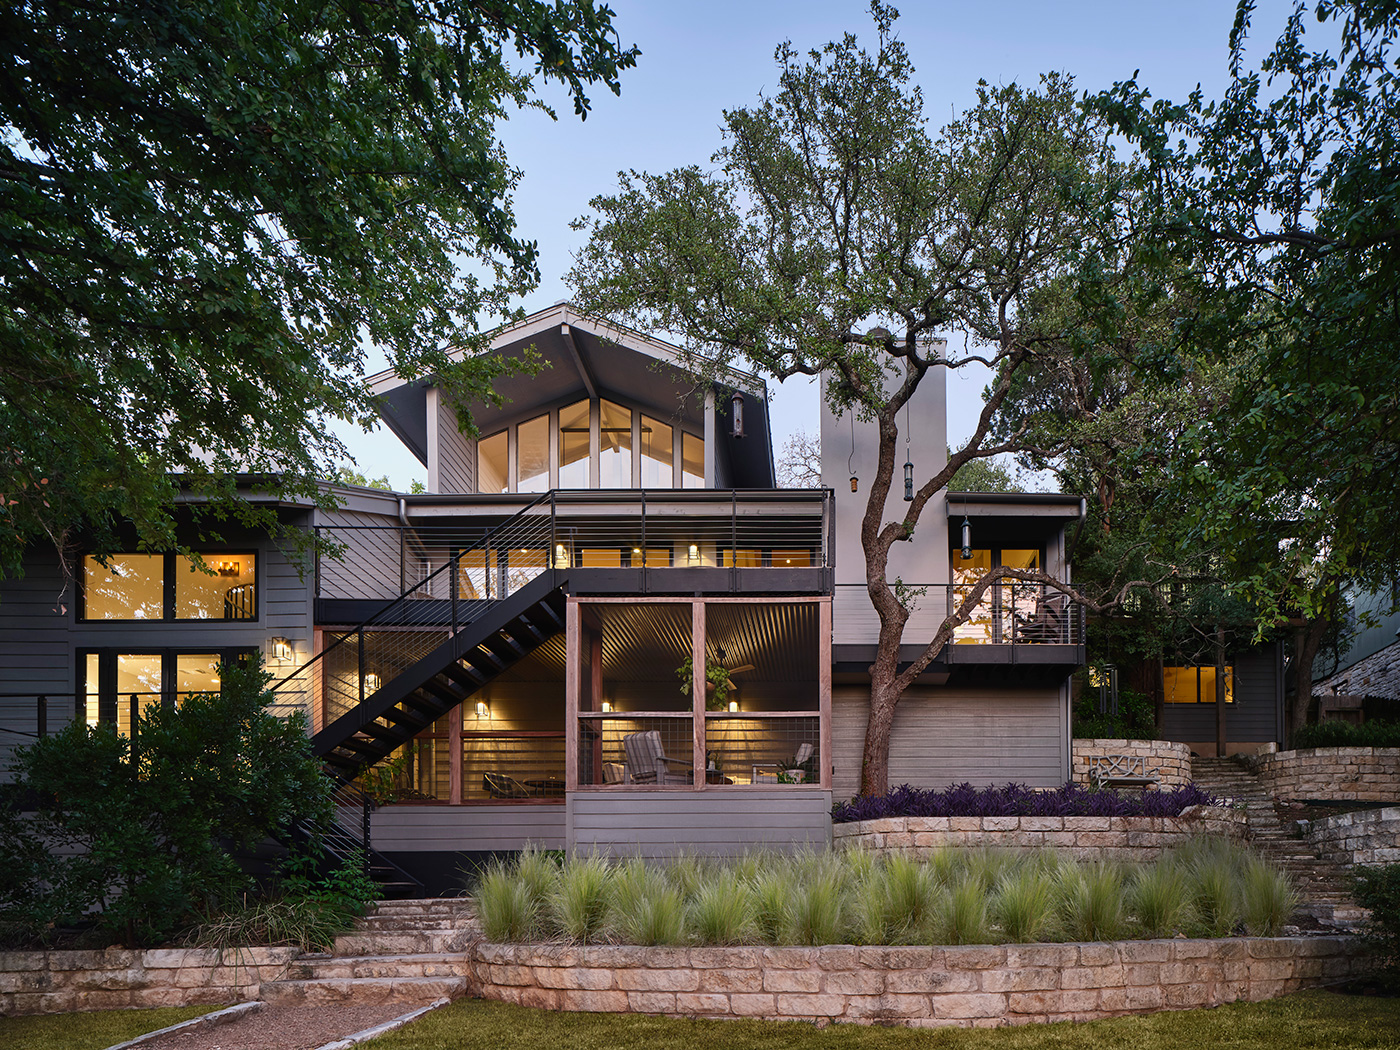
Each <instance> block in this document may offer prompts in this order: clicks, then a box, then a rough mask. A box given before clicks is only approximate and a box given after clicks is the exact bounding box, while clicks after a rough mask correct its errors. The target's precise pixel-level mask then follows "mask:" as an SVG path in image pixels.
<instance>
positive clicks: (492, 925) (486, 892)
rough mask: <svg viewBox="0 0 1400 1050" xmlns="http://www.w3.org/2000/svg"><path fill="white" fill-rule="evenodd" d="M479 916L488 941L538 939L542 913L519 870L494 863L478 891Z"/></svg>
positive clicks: (498, 862)
mask: <svg viewBox="0 0 1400 1050" xmlns="http://www.w3.org/2000/svg"><path fill="white" fill-rule="evenodd" d="M476 908H477V916H478V918H479V919H480V921H481V932H482V933H484V934H485V935H486V939H487V940H489V941H528V940H531V939H532V938H534V937H536V936H538V934H539V932H540V929H539V925H540V924H539V912H538V911H537V909H536V903H535V901H534V899H533V898H532V897H531V895H530V889H529V887H528V886H526V884H525V883H524V882H522V881H521V880H520V879H519V878H517V877H516V866H514V865H508V864H505V863H503V862H501V861H495V862H493V863H492V864H491V866H490V867H488V868H487V869H486V872H485V873H484V874H483V875H482V876H481V881H480V882H479V883H477V887H476Z"/></svg>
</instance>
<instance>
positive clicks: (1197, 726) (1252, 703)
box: [1162, 646, 1283, 743]
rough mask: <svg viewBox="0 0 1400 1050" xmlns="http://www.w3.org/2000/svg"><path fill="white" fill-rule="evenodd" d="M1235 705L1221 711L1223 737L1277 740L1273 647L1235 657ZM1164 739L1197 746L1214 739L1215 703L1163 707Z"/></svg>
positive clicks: (1275, 664)
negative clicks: (1223, 713)
mask: <svg viewBox="0 0 1400 1050" xmlns="http://www.w3.org/2000/svg"><path fill="white" fill-rule="evenodd" d="M1230 662H1231V664H1232V665H1233V666H1234V669H1235V689H1234V693H1235V702H1234V703H1232V704H1228V705H1226V708H1225V735H1226V736H1227V737H1228V738H1229V740H1231V741H1233V742H1240V743H1245V742H1259V743H1267V742H1269V741H1271V740H1281V739H1282V734H1283V727H1282V726H1281V725H1280V724H1279V716H1280V712H1279V701H1278V685H1279V681H1278V662H1277V658H1276V655H1275V649H1274V647H1273V646H1264V647H1261V648H1259V649H1251V650H1249V651H1247V652H1244V653H1237V654H1235V655H1234V656H1233V657H1232V658H1231V660H1230ZM1162 729H1163V734H1164V735H1165V737H1166V738H1167V739H1168V740H1176V741H1180V742H1182V743H1201V742H1203V741H1207V740H1214V739H1215V704H1213V703H1209V704H1163V705H1162Z"/></svg>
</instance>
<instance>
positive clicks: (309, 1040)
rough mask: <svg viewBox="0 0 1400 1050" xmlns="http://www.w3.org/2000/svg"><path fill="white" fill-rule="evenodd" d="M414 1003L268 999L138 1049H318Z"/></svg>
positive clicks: (392, 1016)
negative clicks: (238, 1013) (310, 1003)
mask: <svg viewBox="0 0 1400 1050" xmlns="http://www.w3.org/2000/svg"><path fill="white" fill-rule="evenodd" d="M411 1009H413V1007H412V1005H411V1004H405V1003H387V1002H386V1003H377V1004H373V1005H360V1004H346V1003H341V1004H337V1005H335V1006H307V1005H305V1004H303V1003H291V1004H285V1003H284V1004H282V1005H273V1004H270V1003H269V1004H268V1005H267V1006H264V1007H263V1008H262V1009H261V1010H257V1011H255V1012H252V1013H249V1014H245V1015H244V1016H242V1017H240V1018H238V1019H237V1020H235V1021H229V1022H228V1023H227V1024H221V1025H210V1026H196V1027H193V1028H189V1029H186V1030H185V1031H183V1032H172V1033H170V1034H169V1035H163V1036H161V1037H160V1038H158V1039H152V1040H150V1041H149V1042H145V1043H142V1044H141V1046H140V1050H316V1048H317V1047H321V1046H325V1044H327V1043H330V1042H334V1041H335V1040H337V1039H344V1038H345V1037H346V1036H348V1035H354V1034H355V1033H356V1032H362V1031H364V1030H365V1029H366V1028H372V1027H374V1026H375V1025H377V1024H382V1023H383V1022H385V1021H389V1020H392V1019H393V1018H395V1017H398V1016H399V1015H400V1014H405V1013H408V1011H409V1010H411Z"/></svg>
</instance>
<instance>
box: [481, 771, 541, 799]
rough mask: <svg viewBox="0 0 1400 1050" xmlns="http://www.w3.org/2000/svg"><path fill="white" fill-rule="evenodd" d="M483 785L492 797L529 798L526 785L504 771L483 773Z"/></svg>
mask: <svg viewBox="0 0 1400 1050" xmlns="http://www.w3.org/2000/svg"><path fill="white" fill-rule="evenodd" d="M481 786H482V787H484V788H485V789H486V793H487V794H488V795H490V796H491V797H492V798H529V797H530V792H529V791H528V790H527V789H526V787H525V785H524V784H522V783H520V781H518V780H516V779H515V778H514V777H511V776H507V775H506V774H504V773H483V774H481Z"/></svg>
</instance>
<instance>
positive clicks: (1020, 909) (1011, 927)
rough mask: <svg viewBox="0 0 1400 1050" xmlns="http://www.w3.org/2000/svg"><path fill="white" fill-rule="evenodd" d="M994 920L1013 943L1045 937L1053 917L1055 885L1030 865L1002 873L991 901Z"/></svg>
mask: <svg viewBox="0 0 1400 1050" xmlns="http://www.w3.org/2000/svg"><path fill="white" fill-rule="evenodd" d="M991 914H992V919H993V921H995V922H996V924H997V925H998V926H1000V927H1001V929H1002V932H1003V933H1004V934H1006V938H1007V940H1009V941H1012V942H1013V943H1016V944H1029V943H1031V942H1033V941H1039V940H1043V939H1044V935H1045V933H1046V932H1047V931H1048V930H1049V929H1050V927H1051V925H1052V924H1053V923H1054V921H1055V886H1054V883H1053V882H1052V880H1051V877H1050V876H1048V875H1046V874H1045V873H1044V872H1040V871H1036V870H1035V869H1034V868H1032V867H1027V868H1022V869H1021V870H1019V871H1015V872H1009V873H1007V874H1006V875H1003V876H1002V878H1001V881H1000V882H999V883H998V884H997V889H996V894H995V895H994V896H993V898H992V901H991Z"/></svg>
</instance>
